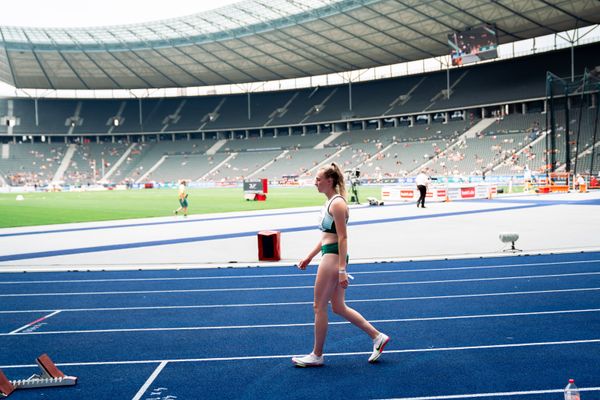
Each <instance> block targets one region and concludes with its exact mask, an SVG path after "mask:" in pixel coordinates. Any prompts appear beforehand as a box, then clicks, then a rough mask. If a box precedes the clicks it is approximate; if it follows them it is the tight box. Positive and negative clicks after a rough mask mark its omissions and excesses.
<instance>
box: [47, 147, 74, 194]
mask: <svg viewBox="0 0 600 400" xmlns="http://www.w3.org/2000/svg"><path fill="white" fill-rule="evenodd" d="M76 150H77V145H75V144H71V145H69V148H68V149H67V152H66V153H65V156H64V157H63V159H62V161H61V163H60V166H59V167H58V169H57V170H56V173H55V174H54V177H53V178H52V183H53V184H57V183H59V182H62V180H63V176H64V174H65V171H66V170H67V168H69V164H70V163H71V159H72V158H73V154H75V151H76Z"/></svg>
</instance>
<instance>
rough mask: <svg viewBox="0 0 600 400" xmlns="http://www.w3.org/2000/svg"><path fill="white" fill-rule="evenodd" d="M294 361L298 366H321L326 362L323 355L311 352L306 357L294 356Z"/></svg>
mask: <svg viewBox="0 0 600 400" xmlns="http://www.w3.org/2000/svg"><path fill="white" fill-rule="evenodd" d="M292 362H293V363H294V365H295V366H296V367H303V368H304V367H320V366H322V365H323V364H324V359H323V356H316V355H315V354H314V353H310V354H309V355H307V356H304V357H292Z"/></svg>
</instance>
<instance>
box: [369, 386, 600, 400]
mask: <svg viewBox="0 0 600 400" xmlns="http://www.w3.org/2000/svg"><path fill="white" fill-rule="evenodd" d="M578 389H579V391H580V392H597V391H600V387H588V388H578ZM564 391H565V389H564V388H563V389H548V390H524V391H520V392H492V393H470V394H450V395H442V396H420V397H392V398H385V399H378V400H452V399H474V398H480V397H505V396H529V395H534V394H551V393H564Z"/></svg>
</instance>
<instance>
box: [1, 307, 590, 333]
mask: <svg viewBox="0 0 600 400" xmlns="http://www.w3.org/2000/svg"><path fill="white" fill-rule="evenodd" d="M595 312H600V308H590V309H583V310H555V311H537V312H524V313H502V314H475V315H455V316H445V317H421V318H393V319H374V320H370V321H371V322H373V323H396V322H424V321H447V320H456V319H479V318H506V317H530V316H537V315H560V314H581V313H595ZM348 324H350V322H348V321H336V322H331V321H330V322H329V325H348ZM313 325H314V323H313V322H312V321H311V322H300V323H295V324H255V325H216V326H181V327H168V328H119V329H117V328H115V329H84V330H70V331H35V332H20V333H14V334H13V335H21V336H31V335H67V334H81V333H83V334H85V333H124V332H172V331H206V330H224V329H269V328H293V327H302V326H313ZM11 334H12V333H11ZM11 334H8V333H1V334H0V337H2V336H8V335H11Z"/></svg>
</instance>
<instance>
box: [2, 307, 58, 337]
mask: <svg viewBox="0 0 600 400" xmlns="http://www.w3.org/2000/svg"><path fill="white" fill-rule="evenodd" d="M60 312H61V310H56V311H54V312H52V313H50V314H48V315H45V316H43V317H41V318H38V319H36V320H35V321H33V322H30V323H28V324H26V325H23V326H22V327H20V328H17V329H15V330H14V331H12V332H10V333H8V334H9V335H15V334H17V333H19V332H21V331H22V330H24V329H27V328H29V327H30V326H33V325H35V324H37V323H40V322H42V321H44V320H47V319H48V318H51V317H53V316H55V315H56V314H58V313H60Z"/></svg>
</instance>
